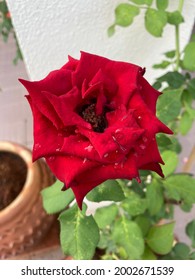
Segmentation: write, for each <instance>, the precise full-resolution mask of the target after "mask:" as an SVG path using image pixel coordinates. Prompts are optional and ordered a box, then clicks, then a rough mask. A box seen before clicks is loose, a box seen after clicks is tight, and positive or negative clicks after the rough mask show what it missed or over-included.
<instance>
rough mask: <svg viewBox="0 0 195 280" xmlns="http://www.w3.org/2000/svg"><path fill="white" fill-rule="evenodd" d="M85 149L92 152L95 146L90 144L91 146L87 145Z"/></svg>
mask: <svg viewBox="0 0 195 280" xmlns="http://www.w3.org/2000/svg"><path fill="white" fill-rule="evenodd" d="M84 150H86V151H88V152H91V151H92V150H93V146H92V145H91V144H90V145H89V146H87V147H85V148H84Z"/></svg>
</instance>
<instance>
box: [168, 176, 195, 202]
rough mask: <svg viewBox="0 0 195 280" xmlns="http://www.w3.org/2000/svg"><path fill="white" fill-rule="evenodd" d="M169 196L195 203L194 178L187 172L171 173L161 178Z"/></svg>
mask: <svg viewBox="0 0 195 280" xmlns="http://www.w3.org/2000/svg"><path fill="white" fill-rule="evenodd" d="M162 182H163V185H164V187H165V189H166V191H167V196H168V197H169V198H172V199H175V200H177V201H180V200H183V202H184V203H186V204H193V203H195V179H194V178H192V177H191V176H189V175H187V174H178V175H171V176H169V177H168V178H166V180H163V181H162Z"/></svg>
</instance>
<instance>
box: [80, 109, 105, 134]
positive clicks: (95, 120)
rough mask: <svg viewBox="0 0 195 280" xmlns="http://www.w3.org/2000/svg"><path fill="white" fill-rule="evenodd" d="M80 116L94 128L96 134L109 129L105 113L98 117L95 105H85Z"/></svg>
mask: <svg viewBox="0 0 195 280" xmlns="http://www.w3.org/2000/svg"><path fill="white" fill-rule="evenodd" d="M80 115H81V117H82V118H83V119H84V120H85V121H86V122H88V123H90V124H91V125H92V128H93V130H94V131H95V132H100V133H102V132H104V130H105V128H106V127H107V122H106V117H105V113H102V114H101V115H97V114H96V104H95V103H92V104H88V105H84V106H83V108H82V110H81V113H80Z"/></svg>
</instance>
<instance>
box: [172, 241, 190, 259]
mask: <svg viewBox="0 0 195 280" xmlns="http://www.w3.org/2000/svg"><path fill="white" fill-rule="evenodd" d="M189 253H190V248H189V247H188V246H187V245H186V244H185V243H177V244H176V245H175V246H174V248H173V254H174V259H175V260H188V259H189Z"/></svg>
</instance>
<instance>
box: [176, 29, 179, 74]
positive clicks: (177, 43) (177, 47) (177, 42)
mask: <svg viewBox="0 0 195 280" xmlns="http://www.w3.org/2000/svg"><path fill="white" fill-rule="evenodd" d="M175 47H176V65H175V71H178V70H179V61H180V45H179V25H176V26H175Z"/></svg>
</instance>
